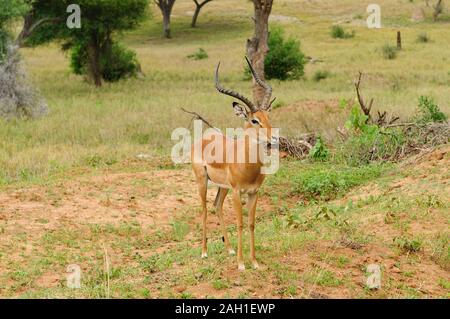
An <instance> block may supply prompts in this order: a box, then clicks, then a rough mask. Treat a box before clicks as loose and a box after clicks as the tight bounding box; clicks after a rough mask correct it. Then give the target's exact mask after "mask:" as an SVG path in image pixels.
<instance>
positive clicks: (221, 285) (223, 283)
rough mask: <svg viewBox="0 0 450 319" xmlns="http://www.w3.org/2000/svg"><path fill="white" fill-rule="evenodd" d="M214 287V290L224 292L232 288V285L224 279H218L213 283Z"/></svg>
mask: <svg viewBox="0 0 450 319" xmlns="http://www.w3.org/2000/svg"><path fill="white" fill-rule="evenodd" d="M212 286H213V288H214V289H216V290H222V289H226V288H228V287H230V285H229V284H228V282H226V281H225V280H223V279H216V280H214V281H213V282H212Z"/></svg>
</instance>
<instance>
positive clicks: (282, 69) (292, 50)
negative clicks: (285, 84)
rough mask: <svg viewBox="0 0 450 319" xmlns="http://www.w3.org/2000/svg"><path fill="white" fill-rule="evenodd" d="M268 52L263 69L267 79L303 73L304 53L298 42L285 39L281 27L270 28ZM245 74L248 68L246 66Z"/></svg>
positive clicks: (296, 77)
mask: <svg viewBox="0 0 450 319" xmlns="http://www.w3.org/2000/svg"><path fill="white" fill-rule="evenodd" d="M268 44H269V52H268V53H267V56H266V58H265V60H264V71H265V73H266V77H267V78H268V79H279V80H287V79H298V78H300V77H302V76H303V75H304V66H305V64H306V59H305V55H304V54H303V53H302V51H301V50H300V42H299V41H297V40H295V39H287V40H286V39H285V37H284V31H283V29H282V28H281V27H275V28H272V30H271V31H270V34H269V41H268ZM246 74H247V75H248V76H249V75H250V70H249V69H248V67H247V68H246Z"/></svg>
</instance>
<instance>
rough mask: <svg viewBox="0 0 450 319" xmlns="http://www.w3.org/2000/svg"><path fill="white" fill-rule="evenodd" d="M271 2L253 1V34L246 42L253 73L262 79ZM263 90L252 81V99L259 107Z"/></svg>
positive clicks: (267, 50)
mask: <svg viewBox="0 0 450 319" xmlns="http://www.w3.org/2000/svg"><path fill="white" fill-rule="evenodd" d="M272 4H273V0H253V5H254V8H255V17H254V22H255V34H254V35H253V38H251V39H248V40H247V56H248V58H249V59H250V62H251V63H252V65H253V67H254V69H255V71H256V72H257V73H258V75H259V76H260V77H261V79H264V60H265V58H266V55H267V52H269V45H268V39H269V16H270V12H271V10H272ZM264 94H265V92H264V89H263V88H262V87H260V86H259V85H257V84H256V82H255V80H254V79H253V99H254V100H255V102H256V103H257V104H258V105H259V104H260V103H261V102H262V99H263V97H264Z"/></svg>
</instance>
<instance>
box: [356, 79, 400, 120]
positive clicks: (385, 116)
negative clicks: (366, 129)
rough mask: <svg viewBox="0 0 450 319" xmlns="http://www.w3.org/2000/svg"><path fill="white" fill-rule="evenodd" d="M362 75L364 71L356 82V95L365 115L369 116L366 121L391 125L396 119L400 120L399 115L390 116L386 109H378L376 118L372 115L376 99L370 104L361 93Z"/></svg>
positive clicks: (371, 100)
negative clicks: (382, 110)
mask: <svg viewBox="0 0 450 319" xmlns="http://www.w3.org/2000/svg"><path fill="white" fill-rule="evenodd" d="M362 77H363V73H362V72H359V76H358V81H357V82H356V83H355V88H356V95H357V97H358V102H359V106H360V107H361V110H362V112H363V113H364V115H366V116H367V120H366V123H369V122H370V123H373V124H375V125H378V126H386V125H391V124H393V123H395V122H396V121H398V120H399V119H400V118H399V117H398V116H394V117H390V116H388V114H387V112H386V111H384V112H380V111H377V118H376V119H374V118H373V117H372V115H371V114H370V112H371V110H372V106H373V102H374V99H373V98H372V99H370V102H369V104H368V105H367V104H366V102H365V101H364V97H363V95H362V94H361V80H362Z"/></svg>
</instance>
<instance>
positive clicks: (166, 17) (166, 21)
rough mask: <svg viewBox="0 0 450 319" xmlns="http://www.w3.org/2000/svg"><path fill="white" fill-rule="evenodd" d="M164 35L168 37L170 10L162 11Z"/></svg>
mask: <svg viewBox="0 0 450 319" xmlns="http://www.w3.org/2000/svg"><path fill="white" fill-rule="evenodd" d="M163 29H164V33H163V35H164V37H165V38H167V39H170V12H167V11H163Z"/></svg>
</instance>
